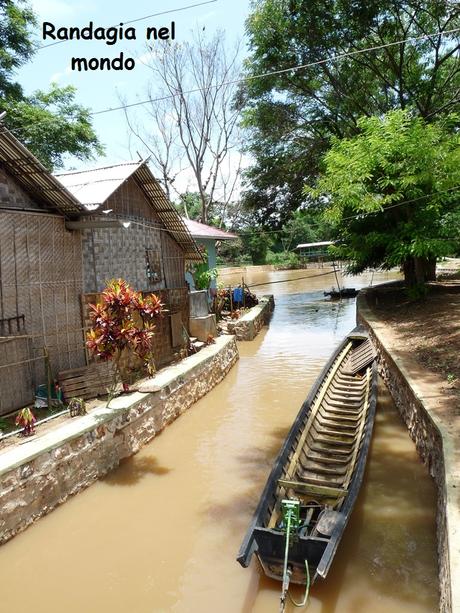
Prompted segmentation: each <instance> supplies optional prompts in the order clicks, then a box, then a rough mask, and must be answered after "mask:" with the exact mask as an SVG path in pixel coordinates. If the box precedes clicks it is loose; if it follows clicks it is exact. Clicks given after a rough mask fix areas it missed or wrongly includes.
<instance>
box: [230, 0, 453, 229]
mask: <svg viewBox="0 0 460 613" xmlns="http://www.w3.org/2000/svg"><path fill="white" fill-rule="evenodd" d="M459 21H460V5H459V4H458V3H455V2H448V1H447V0H420V1H415V0H402V1H400V0H369V1H368V2H351V3H350V2H345V1H344V0H257V1H254V2H253V4H252V12H251V14H250V16H249V18H248V20H247V23H246V30H247V35H248V46H249V52H250V55H249V57H248V59H247V60H246V63H245V71H246V74H247V75H248V76H252V75H256V74H264V73H270V72H274V71H279V70H283V69H289V68H291V67H293V66H299V65H305V64H313V63H314V62H315V61H320V60H324V59H325V58H330V57H332V56H334V55H340V54H343V53H346V52H350V51H359V50H362V49H365V48H368V47H373V46H378V45H382V44H384V43H390V42H394V41H398V40H403V39H407V38H409V37H421V36H424V35H427V34H432V33H433V32H438V31H443V30H444V31H446V30H451V29H454V28H457V27H459ZM457 36H458V34H456V33H450V34H446V35H444V36H436V37H432V38H426V39H419V40H417V41H414V42H411V43H406V44H404V45H394V46H390V47H386V48H382V49H376V50H374V51H372V52H366V53H362V54H358V55H354V56H349V57H346V58H343V59H341V60H340V61H334V62H328V63H319V64H316V65H314V66H313V65H312V66H308V67H306V68H302V69H299V70H296V71H289V70H286V71H285V72H282V73H278V74H268V75H267V76H266V77H264V78H258V79H251V80H247V81H246V82H245V84H244V86H242V88H241V91H240V95H239V103H240V104H241V105H242V106H243V108H244V126H245V127H246V129H247V133H248V149H249V151H250V153H251V154H252V156H253V157H254V159H255V163H254V165H253V166H252V167H251V168H250V169H249V170H248V171H247V173H246V179H247V184H248V188H247V190H246V192H245V194H244V200H245V203H246V205H247V206H248V207H249V208H250V209H251V210H254V211H256V214H257V215H258V221H259V223H265V224H266V223H268V219H270V220H271V222H270V223H276V224H278V225H279V226H280V225H282V224H283V223H284V222H285V221H286V220H287V218H288V216H289V213H290V212H291V211H294V210H296V209H298V208H299V206H301V205H302V204H304V203H305V201H307V202H308V199H306V198H305V195H304V194H303V193H302V190H301V184H302V183H304V182H308V183H312V182H313V181H314V180H315V178H316V176H317V173H318V170H319V164H320V161H321V158H322V156H323V155H324V153H325V152H326V151H327V149H328V148H329V146H330V142H331V138H332V137H333V136H335V137H337V138H343V137H350V136H353V135H355V134H357V132H358V127H357V120H358V118H359V117H361V116H363V115H365V116H372V115H376V116H381V115H383V114H384V113H386V112H388V111H390V110H392V109H405V108H406V107H412V108H414V109H415V110H416V112H417V114H419V115H420V116H421V117H423V118H425V119H426V120H427V121H433V120H437V119H438V118H439V117H442V116H445V115H446V114H448V113H449V112H451V111H452V109H453V108H454V106H455V104H458V91H459V89H460V70H459V68H458V57H456V54H455V50H456V48H457V45H458V40H457Z"/></svg>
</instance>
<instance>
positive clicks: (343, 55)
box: [90, 28, 460, 116]
mask: <svg viewBox="0 0 460 613" xmlns="http://www.w3.org/2000/svg"><path fill="white" fill-rule="evenodd" d="M455 32H460V28H453V29H452V30H443V31H438V32H433V34H423V35H420V36H412V37H410V38H405V39H403V40H397V41H394V42H392V43H385V44H382V45H374V46H373V47H366V48H365V49H357V50H355V51H347V52H344V53H339V54H337V55H333V56H332V57H330V58H325V59H322V60H317V61H315V62H309V63H308V64H299V65H297V66H291V67H290V68H283V69H281V70H274V71H271V72H263V73H260V74H257V75H249V76H246V77H242V78H239V79H233V80H231V81H224V82H223V83H217V84H215V85H210V86H209V88H220V87H224V86H225V85H235V84H238V83H244V82H246V81H253V80H255V79H263V78H264V77H270V76H273V75H279V74H285V73H287V72H294V71H297V70H303V69H304V68H311V67H313V66H318V65H320V64H327V63H329V62H336V61H337V60H341V59H343V58H346V57H352V56H354V55H360V54H362V53H367V52H368V51H378V50H380V49H385V48H387V47H393V46H395V45H402V44H403V43H409V42H414V41H419V40H425V39H428V38H432V37H433V36H445V35H447V34H453V33H455ZM209 88H208V89H209ZM202 91H205V90H203V89H202V88H200V87H197V88H194V89H190V90H187V91H180V92H178V93H177V94H168V95H166V96H161V97H160V98H150V99H149V100H142V101H139V102H131V103H130V104H124V105H122V106H115V107H111V108H107V109H102V110H100V111H93V112H92V113H90V114H91V115H92V116H94V115H102V114H103V113H112V112H113V111H121V110H124V109H128V108H132V107H134V106H142V105H144V104H149V103H151V102H162V101H163V100H169V99H171V98H176V97H177V96H185V95H187V94H195V93H198V92H202Z"/></svg>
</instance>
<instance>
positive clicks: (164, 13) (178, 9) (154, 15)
mask: <svg viewBox="0 0 460 613" xmlns="http://www.w3.org/2000/svg"><path fill="white" fill-rule="evenodd" d="M214 2H217V0H206V2H198V3H197V4H189V5H187V6H181V7H179V8H177V9H170V10H168V11H161V13H153V14H152V15H146V16H145V17H137V19H131V20H130V21H123V22H121V24H122V25H127V24H129V23H136V22H137V21H144V20H145V19H150V17H158V16H159V15H167V14H168V13H178V12H179V11H186V10H188V9H193V8H196V7H197V6H203V5H205V4H213V3H214ZM121 24H120V23H117V25H114V26H107V27H108V28H118V27H119V26H120V25H121ZM68 42H69V41H68V40H57V41H56V42H54V43H48V44H47V45H40V46H39V47H38V49H37V51H40V50H41V49H46V48H47V47H54V46H55V45H60V44H61V43H68Z"/></svg>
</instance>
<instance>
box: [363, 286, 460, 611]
mask: <svg viewBox="0 0 460 613" xmlns="http://www.w3.org/2000/svg"><path fill="white" fill-rule="evenodd" d="M357 319H358V323H361V324H363V325H364V326H365V327H366V328H367V329H368V330H369V334H370V336H371V338H372V341H373V343H374V345H375V348H376V350H377V352H378V361H379V372H380V374H381V376H382V377H383V379H384V381H385V383H386V385H387V386H388V389H389V390H390V393H391V395H392V397H393V400H394V402H395V405H396V407H397V409H398V411H399V412H400V414H401V416H402V418H403V420H404V422H405V424H406V426H407V429H408V431H409V434H410V436H411V438H412V440H413V441H414V443H415V446H416V449H417V451H418V453H419V455H420V457H421V459H422V460H423V462H424V463H425V465H426V466H427V468H428V470H429V472H430V475H431V476H432V477H433V479H434V481H435V483H436V486H437V514H436V527H437V543H438V565H439V588H440V605H439V610H440V611H441V613H451V612H456V613H457V612H460V600H459V596H460V592H459V587H458V586H456V585H455V572H454V569H455V565H456V562H458V555H459V535H458V523H457V522H456V521H455V519H454V517H455V516H458V502H457V501H456V500H455V496H454V495H455V492H456V490H455V487H456V485H455V484H453V483H449V481H451V480H452V479H453V478H454V475H455V466H453V465H452V464H453V463H452V454H451V446H452V441H451V437H450V435H449V433H448V432H447V431H446V428H445V426H444V425H443V424H442V422H440V420H439V419H437V417H436V414H435V412H434V411H431V410H430V400H429V398H426V394H425V395H424V393H423V391H422V390H421V389H419V387H418V386H417V382H416V381H414V377H413V374H412V371H411V372H409V370H408V368H407V364H406V363H405V360H404V358H403V357H401V356H399V355H398V354H397V352H396V351H395V350H394V347H393V348H392V346H391V331H390V330H389V329H388V327H387V326H386V325H385V324H384V323H383V322H381V321H380V320H379V319H378V317H377V316H376V315H375V314H374V312H373V311H372V310H371V309H370V308H369V306H368V302H367V291H366V290H363V291H361V292H360V293H359V296H358V301H357ZM452 487H453V488H454V489H453V490H452ZM457 519H458V518H457ZM456 523H457V527H456ZM452 580H453V583H452Z"/></svg>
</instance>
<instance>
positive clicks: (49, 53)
mask: <svg viewBox="0 0 460 613" xmlns="http://www.w3.org/2000/svg"><path fill="white" fill-rule="evenodd" d="M204 1H205V0H154V1H152V0H136V2H131V3H127V2H125V1H124V2H122V1H121V0H31V4H32V7H33V9H34V11H35V13H36V14H37V17H38V28H37V33H36V34H37V36H36V38H37V42H38V43H39V44H40V45H46V44H49V43H51V42H53V41H52V40H51V39H50V38H47V39H46V40H43V38H42V23H43V22H50V23H52V24H54V25H55V26H56V28H59V27H62V26H65V27H71V26H76V27H80V28H81V27H83V26H87V25H88V23H89V22H90V21H93V22H94V27H105V28H107V27H110V26H117V25H119V24H120V22H121V23H124V24H126V22H127V21H131V20H135V19H139V18H142V17H145V16H148V15H152V14H153V13H159V12H161V11H171V10H174V9H178V8H182V7H186V6H190V5H193V4H198V3H199V2H204ZM249 4H250V0H216V1H213V2H209V3H207V4H203V5H202V6H196V7H194V8H189V9H188V10H183V11H177V12H173V13H169V14H164V15H160V16H157V17H151V18H149V19H145V20H141V21H137V22H135V23H132V24H126V25H125V28H126V27H128V26H129V25H130V26H133V27H135V28H136V36H137V39H136V40H121V41H119V42H117V43H116V44H114V45H107V44H106V43H105V42H104V41H87V40H80V41H75V40H74V41H65V42H62V43H60V44H57V45H54V46H50V47H45V48H43V49H40V50H39V51H38V52H37V53H36V54H35V56H34V57H33V58H32V60H31V61H30V62H28V63H27V64H26V65H25V66H23V67H22V68H21V69H20V70H19V71H18V73H17V77H18V81H19V82H20V83H21V85H22V86H23V88H24V89H25V91H26V92H27V93H31V92H32V91H34V90H36V89H39V88H41V89H47V88H48V87H49V85H50V84H51V82H53V81H55V82H57V83H58V84H59V85H60V86H64V85H74V86H75V87H76V88H77V95H76V100H77V102H78V103H79V104H83V105H84V106H86V107H89V108H90V109H92V111H99V110H102V109H106V108H110V107H114V106H119V105H120V98H119V96H120V95H121V96H123V98H125V99H126V100H127V102H128V103H130V102H136V101H139V100H145V99H146V97H147V96H146V82H147V79H148V78H149V76H150V70H149V69H148V68H147V67H146V66H145V65H144V64H143V63H142V56H144V55H145V53H146V50H147V49H146V40H145V31H146V28H147V27H148V26H150V27H168V26H170V24H171V21H172V20H174V21H175V32H176V42H181V41H186V40H190V38H191V30H192V29H193V28H200V29H201V30H202V29H203V28H205V33H206V34H209V35H212V34H213V33H214V32H215V31H216V30H224V31H225V33H226V40H227V43H228V44H229V45H232V44H234V41H236V40H237V39H242V38H243V36H244V22H245V19H246V17H247V15H248V11H249ZM151 44H153V45H154V44H155V43H154V42H152V43H151ZM121 52H123V54H124V56H125V57H132V58H135V60H136V66H135V68H134V69H133V70H131V71H127V70H122V71H113V70H111V71H100V70H97V71H87V72H80V73H79V72H76V71H72V70H71V69H70V64H71V58H72V57H87V58H91V57H98V58H100V57H110V58H113V57H118V56H119V55H120V53H121ZM93 126H94V129H95V131H96V133H97V134H98V136H99V138H100V140H101V142H102V143H103V144H104V146H105V148H106V156H105V157H104V158H101V159H99V160H98V164H99V165H105V164H112V163H118V162H121V161H124V160H129V159H131V158H132V157H134V158H135V159H138V156H137V154H136V152H135V147H134V151H131V152H130V150H129V138H128V132H127V128H126V123H125V119H124V115H123V111H114V112H111V113H105V114H101V115H95V116H94V117H93ZM84 165H86V166H88V165H94V161H93V162H91V163H90V164H88V163H86V164H84ZM81 166H82V163H81V162H79V161H78V160H75V159H72V160H69V161H68V163H67V167H68V168H80V167H81Z"/></svg>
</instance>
